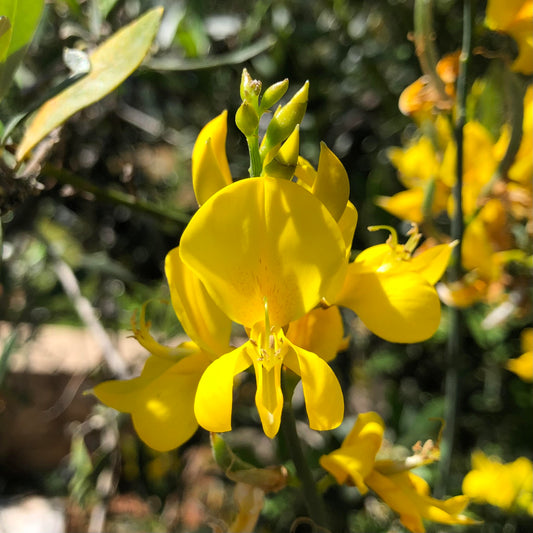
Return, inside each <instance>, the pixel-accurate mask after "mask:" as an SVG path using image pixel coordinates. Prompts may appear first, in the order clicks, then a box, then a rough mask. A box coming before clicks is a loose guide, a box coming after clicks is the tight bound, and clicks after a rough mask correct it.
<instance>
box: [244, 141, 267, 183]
mask: <svg viewBox="0 0 533 533" xmlns="http://www.w3.org/2000/svg"><path fill="white" fill-rule="evenodd" d="M246 142H247V143H248V152H249V154H250V168H249V169H248V172H249V173H250V178H256V177H258V176H260V175H261V171H262V170H263V162H262V161H261V155H260V154H259V136H258V132H255V134H254V135H250V136H249V137H246Z"/></svg>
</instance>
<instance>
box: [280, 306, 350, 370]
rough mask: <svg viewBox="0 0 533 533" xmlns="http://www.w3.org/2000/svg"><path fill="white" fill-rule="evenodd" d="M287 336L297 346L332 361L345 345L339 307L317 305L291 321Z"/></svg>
mask: <svg viewBox="0 0 533 533" xmlns="http://www.w3.org/2000/svg"><path fill="white" fill-rule="evenodd" d="M286 335H287V338H288V339H289V340H290V341H291V342H292V343H293V344H295V345H296V346H299V347H300V348H303V349H304V350H307V351H309V352H313V353H316V354H317V355H318V356H320V357H322V359H324V361H331V360H332V359H334V358H335V356H336V355H337V352H338V351H339V349H340V347H341V346H343V341H344V328H343V325H342V317H341V314H340V311H339V308H338V307H336V306H332V307H328V308H327V309H322V308H321V307H317V308H316V309H313V310H312V311H309V313H307V314H306V315H305V316H304V317H302V318H300V319H299V320H296V321H295V322H291V323H290V324H289V329H288V330H287V334H286Z"/></svg>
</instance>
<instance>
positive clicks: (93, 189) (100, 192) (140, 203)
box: [42, 165, 190, 224]
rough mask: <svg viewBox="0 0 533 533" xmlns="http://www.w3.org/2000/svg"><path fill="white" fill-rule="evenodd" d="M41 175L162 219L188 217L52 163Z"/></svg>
mask: <svg viewBox="0 0 533 533" xmlns="http://www.w3.org/2000/svg"><path fill="white" fill-rule="evenodd" d="M42 173H43V175H46V176H51V177H53V178H54V179H56V180H57V181H59V182H60V183H64V184H67V185H72V187H74V188H75V189H77V190H79V191H85V192H89V193H91V194H93V195H94V196H95V197H96V198H99V199H101V200H105V201H106V202H110V203H113V204H118V205H125V206H127V207H129V208H131V209H133V210H134V211H140V212H142V213H147V214H149V215H152V216H154V217H156V218H158V219H160V220H163V221H167V222H168V221H170V222H174V223H175V222H178V223H180V224H186V223H187V222H188V221H189V219H190V217H189V215H187V214H186V213H183V212H181V211H176V210H172V211H171V210H168V209H165V208H164V207H160V206H158V205H155V204H152V203H150V202H146V201H144V200H140V199H139V198H136V197H135V196H133V195H131V194H126V193H123V192H121V191H117V190H116V189H112V188H110V187H101V186H98V185H95V184H93V183H91V182H90V181H88V180H86V179H85V178H82V177H81V176H78V175H76V174H73V173H72V172H69V171H68V170H65V169H62V168H57V167H54V166H52V165H45V166H44V168H43V171H42Z"/></svg>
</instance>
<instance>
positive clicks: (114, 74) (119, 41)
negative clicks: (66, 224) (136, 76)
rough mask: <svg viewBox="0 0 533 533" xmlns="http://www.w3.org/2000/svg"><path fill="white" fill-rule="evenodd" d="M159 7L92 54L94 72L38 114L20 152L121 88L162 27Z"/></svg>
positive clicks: (19, 149) (23, 152)
mask: <svg viewBox="0 0 533 533" xmlns="http://www.w3.org/2000/svg"><path fill="white" fill-rule="evenodd" d="M162 14H163V8H161V7H158V8H155V9H152V10H150V11H148V12H147V13H145V14H144V15H143V16H141V17H140V18H138V19H137V20H135V21H134V22H132V23H131V24H129V25H128V26H125V27H124V28H122V29H121V30H119V31H118V32H116V33H115V34H114V35H113V36H112V37H110V38H109V39H108V40H107V41H105V42H104V43H103V44H102V45H100V46H99V47H98V48H97V49H96V50H94V52H93V53H92V54H91V55H90V60H91V72H90V73H89V74H88V75H87V76H85V77H84V78H82V79H80V80H79V81H78V82H76V83H74V84H73V85H71V86H70V87H69V88H68V89H66V90H65V91H63V92H61V93H59V94H58V95H57V96H55V97H54V98H52V99H51V100H48V102H46V103H45V104H44V105H43V106H42V107H41V108H40V109H39V111H37V114H36V115H35V118H34V120H33V122H32V123H31V124H30V126H29V128H28V129H27V131H26V133H25V135H24V137H23V139H22V141H21V143H20V145H19V147H18V150H17V154H16V156H17V159H19V160H20V159H22V158H24V156H25V155H26V154H27V153H28V152H29V151H30V150H31V149H32V148H33V147H34V146H35V145H36V144H37V143H39V142H40V141H41V140H42V139H43V138H44V137H46V135H48V134H49V133H50V132H51V131H52V130H53V129H54V128H56V127H57V126H59V125H60V124H62V123H63V122H65V120H67V119H68V118H69V117H71V116H72V115H73V114H74V113H76V112H78V111H79V110H80V109H83V108H84V107H87V106H89V105H91V104H93V103H95V102H97V101H98V100H100V99H101V98H103V97H104V96H106V95H107V94H109V93H110V92H111V91H113V90H114V89H115V88H116V87H118V85H120V84H121V83H122V82H123V81H124V80H125V79H126V78H127V77H128V76H129V75H130V74H131V73H132V72H133V71H134V70H135V69H136V68H137V67H138V66H139V65H140V63H141V61H142V60H143V59H144V57H145V55H146V54H147V52H148V50H149V48H150V45H151V43H152V41H153V39H154V37H155V35H156V33H157V29H158V28H159V22H160V20H161V16H162Z"/></svg>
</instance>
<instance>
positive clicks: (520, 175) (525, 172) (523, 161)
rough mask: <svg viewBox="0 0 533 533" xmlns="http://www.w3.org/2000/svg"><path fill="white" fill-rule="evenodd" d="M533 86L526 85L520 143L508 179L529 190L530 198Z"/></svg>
mask: <svg viewBox="0 0 533 533" xmlns="http://www.w3.org/2000/svg"><path fill="white" fill-rule="evenodd" d="M532 145H533V85H528V87H527V89H526V93H525V95H524V119H523V122H522V141H521V143H520V148H519V149H518V152H517V154H516V157H515V159H514V161H513V164H512V165H511V168H510V169H509V178H510V179H512V180H513V181H516V182H517V183H519V184H521V185H522V186H523V187H525V188H527V189H528V190H529V196H530V197H531V186H532V183H531V181H532V180H531V176H532V175H533V155H532V153H531V146H532Z"/></svg>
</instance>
